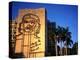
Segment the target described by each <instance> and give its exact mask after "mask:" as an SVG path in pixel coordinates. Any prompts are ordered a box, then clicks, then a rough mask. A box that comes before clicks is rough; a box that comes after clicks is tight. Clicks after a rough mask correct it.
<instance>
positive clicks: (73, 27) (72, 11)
mask: <svg viewBox="0 0 80 60" xmlns="http://www.w3.org/2000/svg"><path fill="white" fill-rule="evenodd" d="M24 8H45V9H46V10H47V19H48V20H50V21H51V22H56V24H57V25H59V26H63V27H67V26H68V27H69V30H70V32H72V40H73V42H76V41H77V40H78V6H76V5H61V4H41V3H36V4H35V3H29V2H28V3H27V2H14V3H13V5H12V19H13V20H14V19H15V18H16V16H17V15H18V11H19V9H24Z"/></svg>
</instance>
